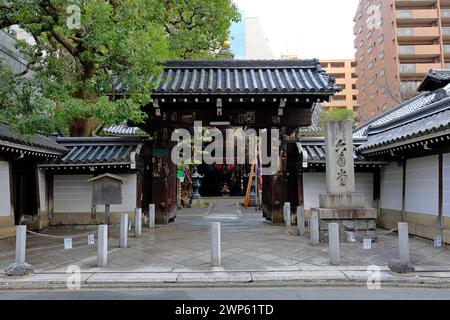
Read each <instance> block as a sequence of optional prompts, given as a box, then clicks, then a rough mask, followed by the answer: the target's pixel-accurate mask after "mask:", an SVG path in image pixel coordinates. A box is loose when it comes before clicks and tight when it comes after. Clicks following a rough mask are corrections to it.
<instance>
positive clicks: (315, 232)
mask: <svg viewBox="0 0 450 320" xmlns="http://www.w3.org/2000/svg"><path fill="white" fill-rule="evenodd" d="M309 227H310V232H311V243H312V245H314V246H315V245H318V244H319V243H320V240H319V213H317V212H311V217H310V218H309Z"/></svg>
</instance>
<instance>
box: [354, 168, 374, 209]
mask: <svg viewBox="0 0 450 320" xmlns="http://www.w3.org/2000/svg"><path fill="white" fill-rule="evenodd" d="M355 187H356V192H359V193H362V195H363V197H364V203H365V206H366V208H372V207H373V173H360V172H357V173H356V174H355Z"/></svg>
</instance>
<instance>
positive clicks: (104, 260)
mask: <svg viewBox="0 0 450 320" xmlns="http://www.w3.org/2000/svg"><path fill="white" fill-rule="evenodd" d="M97 237H98V240H97V266H98V267H100V268H101V267H106V265H107V264H108V226H107V225H101V226H98V236H97Z"/></svg>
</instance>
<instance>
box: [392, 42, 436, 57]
mask: <svg viewBox="0 0 450 320" xmlns="http://www.w3.org/2000/svg"><path fill="white" fill-rule="evenodd" d="M440 55H441V46H440V45H437V44H436V45H435V44H433V45H415V46H414V45H412V46H410V45H404V46H402V45H400V46H399V48H398V56H399V57H400V58H434V57H439V56H440Z"/></svg>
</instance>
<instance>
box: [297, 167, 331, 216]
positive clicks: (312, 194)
mask: <svg viewBox="0 0 450 320" xmlns="http://www.w3.org/2000/svg"><path fill="white" fill-rule="evenodd" d="M326 193H327V178H326V175H325V172H311V173H303V195H304V197H305V210H310V209H311V208H317V207H319V196H320V195H321V194H326Z"/></svg>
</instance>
